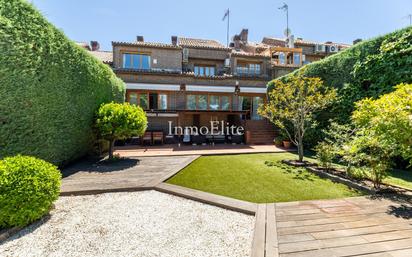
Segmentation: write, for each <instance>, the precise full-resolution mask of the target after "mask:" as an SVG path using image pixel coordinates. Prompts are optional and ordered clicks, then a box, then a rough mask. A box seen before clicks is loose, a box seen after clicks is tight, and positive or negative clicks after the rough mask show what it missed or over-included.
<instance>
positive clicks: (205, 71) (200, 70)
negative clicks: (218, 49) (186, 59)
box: [194, 65, 215, 77]
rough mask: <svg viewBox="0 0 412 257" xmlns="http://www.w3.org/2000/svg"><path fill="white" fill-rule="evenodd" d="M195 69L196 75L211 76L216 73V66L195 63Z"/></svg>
mask: <svg viewBox="0 0 412 257" xmlns="http://www.w3.org/2000/svg"><path fill="white" fill-rule="evenodd" d="M194 71H195V75H196V76H206V77H210V76H214V75H215V66H199V65H195V68H194Z"/></svg>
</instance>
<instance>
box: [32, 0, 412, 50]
mask: <svg viewBox="0 0 412 257" xmlns="http://www.w3.org/2000/svg"><path fill="white" fill-rule="evenodd" d="M31 2H33V4H34V5H35V6H36V7H37V8H38V9H39V10H40V11H41V12H42V13H43V15H44V16H45V17H46V18H47V19H48V20H49V21H50V22H52V23H53V24H54V25H55V26H56V27H58V28H60V29H61V30H63V31H64V32H65V33H66V35H67V36H68V37H69V38H71V39H73V40H75V41H87V42H88V41H90V40H97V41H99V42H100V45H101V48H103V49H104V50H111V41H134V40H135V39H136V36H137V35H143V36H144V38H145V41H156V42H167V43H169V42H170V36H171V35H177V36H187V37H195V38H209V39H216V40H218V41H220V42H222V43H223V44H225V43H226V23H225V22H223V21H222V17H223V14H224V11H225V9H227V8H230V10H231V17H230V20H231V28H230V35H231V36H232V35H233V34H235V33H238V32H239V31H240V30H241V29H242V28H248V29H249V39H250V40H251V41H257V42H258V41H261V39H262V37H263V36H275V37H281V36H282V35H283V31H284V29H285V27H286V18H285V13H284V12H282V11H281V10H278V7H280V6H281V5H282V3H283V1H274V0H254V1H253V0H249V1H241V0H237V1H235V0H220V1H219V0H208V1H193V0H192V1H189V0H179V1H178V0H175V1H170V0H169V1H167V0H156V1H150V0H117V1H115V0H58V1H57V0H33V1H31ZM285 2H286V3H287V4H288V5H289V27H290V28H291V30H292V33H293V34H294V35H295V37H303V38H304V39H308V40H314V41H320V42H324V41H334V42H341V43H351V42H352V41H353V40H354V39H356V38H363V39H366V38H370V37H374V36H378V35H381V34H385V33H387V32H390V31H393V30H396V29H399V28H403V27H406V26H408V25H409V20H408V19H407V18H406V17H405V16H407V15H408V14H409V13H412V0H340V1H333V0H328V1H326V0H311V1H305V0H287V1H285Z"/></svg>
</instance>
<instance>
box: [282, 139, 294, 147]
mask: <svg viewBox="0 0 412 257" xmlns="http://www.w3.org/2000/svg"><path fill="white" fill-rule="evenodd" d="M282 143H283V147H284V148H286V149H289V148H290V147H291V146H292V143H291V142H290V140H289V139H285V140H283V141H282Z"/></svg>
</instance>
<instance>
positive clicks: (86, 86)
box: [0, 0, 125, 164]
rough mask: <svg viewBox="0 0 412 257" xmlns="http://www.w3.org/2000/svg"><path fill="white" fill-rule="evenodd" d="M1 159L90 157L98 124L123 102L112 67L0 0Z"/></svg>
mask: <svg viewBox="0 0 412 257" xmlns="http://www.w3.org/2000/svg"><path fill="white" fill-rule="evenodd" d="M0 52H1V54H0V96H1V97H0V158H1V157H4V156H10V155H15V154H24V155H31V156H36V157H39V158H41V159H44V160H47V161H49V162H52V163H54V164H64V163H67V162H68V161H70V160H73V159H75V158H78V157H80V156H82V155H84V154H86V153H87V152H88V151H89V150H91V149H92V147H93V143H94V136H93V135H94V134H93V131H92V125H93V116H94V114H95V112H96V110H97V109H98V107H99V106H100V105H101V104H102V103H105V102H111V101H117V102H123V101H124V94H125V87H124V83H123V82H122V81H121V80H120V79H119V78H117V77H116V75H115V74H114V73H113V72H112V70H111V69H110V67H108V66H107V65H105V64H103V63H102V62H101V61H99V60H97V59H95V58H94V57H93V56H91V55H90V54H89V53H87V51H86V50H85V49H82V48H80V47H79V46H77V45H76V44H75V43H74V42H72V41H71V40H69V39H68V38H67V37H66V36H65V35H64V33H63V32H61V31H60V30H58V29H57V28H55V27H54V26H53V25H52V24H51V23H49V22H48V21H47V20H46V19H45V18H44V17H42V15H41V14H40V13H39V12H38V11H37V10H36V9H35V8H34V7H33V6H32V5H31V4H30V3H28V1H24V0H0Z"/></svg>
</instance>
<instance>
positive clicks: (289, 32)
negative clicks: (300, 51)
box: [283, 29, 292, 37]
mask: <svg viewBox="0 0 412 257" xmlns="http://www.w3.org/2000/svg"><path fill="white" fill-rule="evenodd" d="M283 35H285V37H288V36H290V35H292V30H290V29H285V31H284V32H283Z"/></svg>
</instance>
